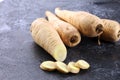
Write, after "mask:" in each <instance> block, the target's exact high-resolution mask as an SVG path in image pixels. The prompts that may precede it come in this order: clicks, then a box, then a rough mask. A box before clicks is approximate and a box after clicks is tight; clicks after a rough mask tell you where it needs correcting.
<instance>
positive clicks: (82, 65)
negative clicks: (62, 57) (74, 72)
mask: <svg viewBox="0 0 120 80" xmlns="http://www.w3.org/2000/svg"><path fill="white" fill-rule="evenodd" d="M75 66H76V67H78V68H81V69H88V68H89V67H90V65H89V63H88V62H86V61H85V60H78V61H77V62H76V63H75Z"/></svg>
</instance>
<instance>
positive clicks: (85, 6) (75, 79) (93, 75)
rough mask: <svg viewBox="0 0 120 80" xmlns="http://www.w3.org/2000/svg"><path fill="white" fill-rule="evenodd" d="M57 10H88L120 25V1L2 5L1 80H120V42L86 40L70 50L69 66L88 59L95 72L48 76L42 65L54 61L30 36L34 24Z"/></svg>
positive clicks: (40, 0)
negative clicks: (47, 11) (46, 61)
mask: <svg viewBox="0 0 120 80" xmlns="http://www.w3.org/2000/svg"><path fill="white" fill-rule="evenodd" d="M56 7H61V8H62V9H68V10H74V11H76V10H84V11H87V12H90V13H92V14H95V15H97V16H99V17H101V18H108V19H113V20H116V21H118V22H120V0H4V1H2V2H0V80H120V41H118V42H116V43H108V42H103V41H102V45H101V46H98V45H97V40H96V39H92V38H86V37H82V41H81V43H80V44H79V45H78V46H76V47H73V48H69V47H67V49H68V57H67V59H66V60H65V63H68V62H69V61H77V60H78V59H84V60H86V61H88V62H89V63H90V65H91V68H90V69H88V70H81V71H80V73H79V74H76V75H75V74H61V73H59V72H57V71H54V72H47V71H43V70H41V69H40V68H39V65H40V63H41V62H43V61H45V60H54V59H53V58H52V57H51V56H50V55H48V53H47V52H45V51H44V50H43V49H42V48H41V47H39V46H38V45H36V44H35V43H34V41H33V39H32V37H31V35H30V31H29V28H30V24H31V22H32V21H33V20H35V19H36V18H38V17H45V15H44V13H45V11H46V10H50V11H52V12H54V9H55V8H56Z"/></svg>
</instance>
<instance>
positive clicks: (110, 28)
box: [101, 19, 120, 42]
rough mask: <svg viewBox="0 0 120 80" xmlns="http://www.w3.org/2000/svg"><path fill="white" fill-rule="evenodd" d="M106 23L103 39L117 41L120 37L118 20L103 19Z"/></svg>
mask: <svg viewBox="0 0 120 80" xmlns="http://www.w3.org/2000/svg"><path fill="white" fill-rule="evenodd" d="M102 21H103V24H104V29H103V34H102V35H101V39H103V40H105V41H110V42H116V41H118V40H119V39H120V24H119V23H118V22H117V21H114V20H109V19H102Z"/></svg>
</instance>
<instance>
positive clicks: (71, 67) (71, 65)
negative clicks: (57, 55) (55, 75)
mask: <svg viewBox="0 0 120 80" xmlns="http://www.w3.org/2000/svg"><path fill="white" fill-rule="evenodd" d="M67 67H68V70H69V71H70V72H71V73H75V74H76V73H79V71H80V68H78V67H76V66H75V62H69V63H68V66H67Z"/></svg>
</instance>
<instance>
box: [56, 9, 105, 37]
mask: <svg viewBox="0 0 120 80" xmlns="http://www.w3.org/2000/svg"><path fill="white" fill-rule="evenodd" d="M55 14H56V15H57V16H58V17H59V18H61V19H63V20H65V21H67V22H68V23H70V24H72V25H74V27H76V28H77V29H78V30H79V31H80V33H81V34H83V35H85V36H87V37H97V36H100V35H101V34H102V32H103V22H102V20H101V19H100V18H99V17H97V16H95V15H93V14H90V13H88V12H85V11H69V10H60V9H59V8H56V9H55Z"/></svg>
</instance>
